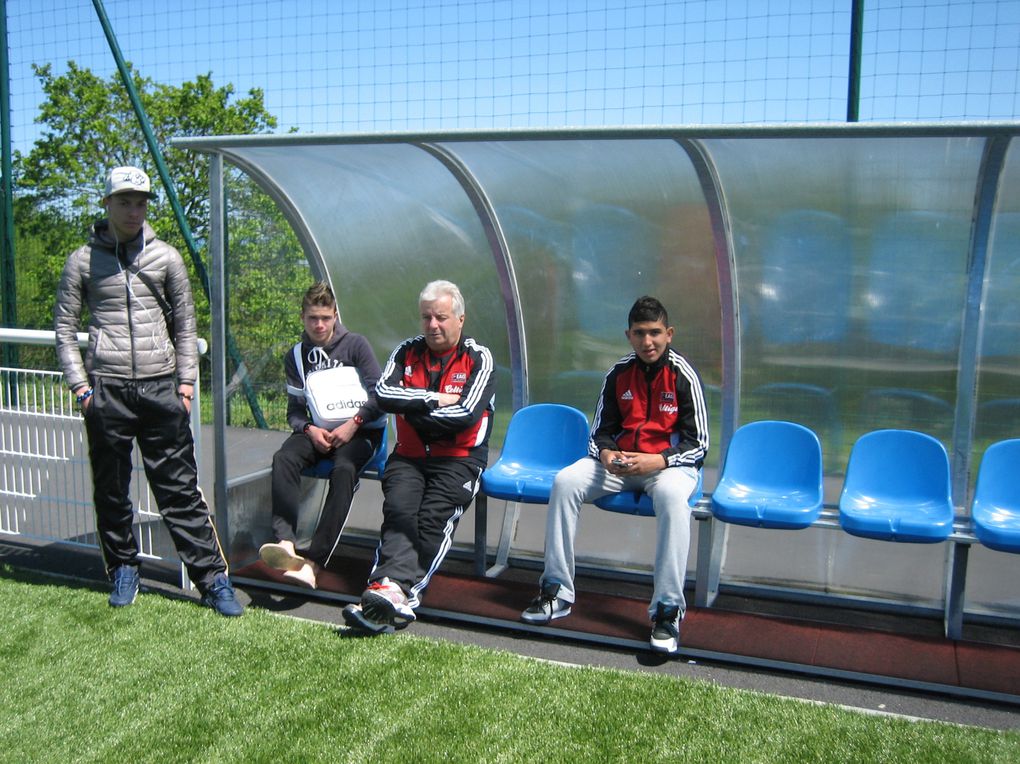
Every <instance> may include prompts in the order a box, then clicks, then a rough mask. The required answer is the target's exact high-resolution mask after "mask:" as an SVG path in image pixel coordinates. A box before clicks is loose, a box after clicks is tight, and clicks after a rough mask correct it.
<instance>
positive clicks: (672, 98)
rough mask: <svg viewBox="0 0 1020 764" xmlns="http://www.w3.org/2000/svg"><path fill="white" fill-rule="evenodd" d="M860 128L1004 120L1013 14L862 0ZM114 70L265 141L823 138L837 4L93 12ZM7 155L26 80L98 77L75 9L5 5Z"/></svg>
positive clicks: (28, 117)
mask: <svg viewBox="0 0 1020 764" xmlns="http://www.w3.org/2000/svg"><path fill="white" fill-rule="evenodd" d="M865 6H866V15H865V24H864V35H865V51H864V63H863V69H862V75H863V76H862V100H861V107H860V115H861V119H862V120H873V119H880V120H904V119H906V120H914V119H1016V118H1017V117H1018V116H1020V95H1018V94H1020V81H1018V71H1020V0H973V1H972V0H866V3H865ZM105 8H106V12H107V14H108V16H109V18H110V20H111V23H112V24H113V27H114V29H115V31H116V33H117V36H118V39H119V42H120V46H121V48H122V49H123V51H124V53H125V56H126V57H127V58H128V59H129V60H130V61H132V62H133V63H134V65H135V66H136V68H137V69H139V70H140V71H141V72H142V73H143V74H145V75H147V76H149V77H151V78H152V79H154V80H157V81H160V82H169V83H179V82H182V81H184V80H187V79H192V78H194V77H195V76H196V75H197V74H200V73H205V72H212V74H213V77H214V81H215V82H216V83H217V84H225V83H227V82H230V83H233V84H234V86H235V87H236V89H237V90H238V92H243V91H245V90H247V89H248V88H251V87H261V88H262V89H263V90H264V91H265V94H266V104H267V107H268V108H269V110H270V111H271V112H272V113H273V114H275V115H276V116H277V117H278V119H279V123H280V128H281V129H288V128H290V127H297V128H298V129H299V130H300V131H302V132H361V131H392V130H438V129H454V128H502V127H521V126H562V125H587V126H590V125H643V124H684V123H723V122H725V123H737V122H801V121H838V120H841V119H843V118H844V117H845V114H846V91H847V79H846V77H847V69H848V48H849V28H850V0H686V1H685V2H671V1H666V0H659V1H654V0H643V1H638V0H481V1H479V2H469V1H465V0H460V1H457V0H343V2H336V1H335V0H334V1H333V2H329V1H328V0H303V1H297V0H295V1H286V2H285V1H283V0H161V2H159V3H148V2H140V1H139V0H106V2H105ZM7 10H8V29H9V35H10V38H9V47H10V56H11V78H12V82H11V90H12V121H13V137H14V141H15V147H16V148H24V147H25V146H26V144H28V143H30V142H31V140H32V139H33V137H34V136H35V134H36V130H37V128H35V127H34V126H33V125H32V120H33V119H34V116H35V112H36V108H37V105H38V102H39V98H40V94H39V90H38V87H37V85H36V82H35V79H34V78H33V77H32V75H31V70H30V65H31V64H32V63H52V64H53V65H54V67H55V68H56V69H57V70H58V71H60V70H62V69H63V68H64V67H65V66H66V61H67V60H68V59H73V60H75V61H76V62H78V63H79V65H82V66H88V67H90V68H92V69H93V70H94V71H96V72H97V73H101V74H103V75H109V74H111V73H113V72H114V64H113V61H112V58H111V56H110V54H109V49H108V47H107V43H106V40H105V38H104V36H103V33H102V30H101V28H100V26H99V23H98V21H97V20H96V14H95V10H94V8H93V4H92V2H91V1H90V0H7Z"/></svg>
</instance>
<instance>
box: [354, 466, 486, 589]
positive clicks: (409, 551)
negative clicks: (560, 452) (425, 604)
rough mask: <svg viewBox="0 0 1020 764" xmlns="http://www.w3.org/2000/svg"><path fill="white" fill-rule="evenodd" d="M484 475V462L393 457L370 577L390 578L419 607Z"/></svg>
mask: <svg viewBox="0 0 1020 764" xmlns="http://www.w3.org/2000/svg"><path fill="white" fill-rule="evenodd" d="M481 474H482V467H481V466H480V465H478V464H476V463H475V462H473V461H469V460H465V459H456V458H434V459H408V458H406V457H403V456H398V455H397V454H393V455H391V456H390V458H389V461H388V462H387V463H386V470H385V472H384V473H383V479H382V487H383V524H382V531H381V532H380V539H379V547H378V549H377V550H376V559H375V566H374V567H373V569H372V572H371V574H370V575H369V581H370V582H371V581H378V580H379V579H381V578H389V579H390V580H391V581H394V582H396V583H398V584H400V586H401V588H402V589H403V590H404V591H405V593H406V594H407V596H408V600H409V602H408V604H409V605H410V606H411V607H412V608H414V607H417V606H418V605H419V604H420V602H421V596H422V593H423V592H424V591H425V587H427V586H428V584H429V580H430V579H431V578H432V574H433V573H435V571H436V570H437V569H438V568H439V566H440V564H441V563H442V561H443V558H444V557H446V553H447V552H448V551H449V549H450V545H451V544H452V543H453V532H454V531H455V530H456V529H457V522H458V521H459V520H460V516H461V515H462V514H464V510H465V509H467V507H468V505H469V504H470V503H471V500H472V499H473V498H474V496H475V494H476V493H477V492H478V485H479V478H480V477H481Z"/></svg>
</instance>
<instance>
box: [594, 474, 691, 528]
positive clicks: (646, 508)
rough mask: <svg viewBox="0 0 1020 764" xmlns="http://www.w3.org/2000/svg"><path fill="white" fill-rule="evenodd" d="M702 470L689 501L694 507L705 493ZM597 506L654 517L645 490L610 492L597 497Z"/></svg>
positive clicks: (650, 500)
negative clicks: (702, 484) (702, 485)
mask: <svg viewBox="0 0 1020 764" xmlns="http://www.w3.org/2000/svg"><path fill="white" fill-rule="evenodd" d="M701 483H702V479H701V470H698V484H697V486H695V488H694V491H693V492H692V493H691V497H690V498H689V499H688V500H687V503H688V504H689V505H690V506H692V507H694V506H696V505H697V503H698V502H699V501H701V497H702V496H703V495H704V492H703V491H702V487H701ZM594 504H595V506H596V507H598V508H599V509H605V510H608V511H609V512H621V513H623V514H625V515H640V516H641V517H654V516H655V511H654V510H653V509H652V498H651V497H650V496H649V495H648V494H647V493H645V492H644V491H620V493H609V494H606V495H605V496H600V497H599V498H597V499H595V502H594Z"/></svg>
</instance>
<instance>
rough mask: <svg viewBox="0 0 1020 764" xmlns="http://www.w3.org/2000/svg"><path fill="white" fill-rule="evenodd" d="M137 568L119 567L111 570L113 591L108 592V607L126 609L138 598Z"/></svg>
mask: <svg viewBox="0 0 1020 764" xmlns="http://www.w3.org/2000/svg"><path fill="white" fill-rule="evenodd" d="M138 580H139V577H138V568H137V567H135V566H134V565H119V566H117V567H116V568H114V569H113V591H112V592H110V607H127V606H128V605H130V604H131V603H133V602H134V601H135V597H137V596H138Z"/></svg>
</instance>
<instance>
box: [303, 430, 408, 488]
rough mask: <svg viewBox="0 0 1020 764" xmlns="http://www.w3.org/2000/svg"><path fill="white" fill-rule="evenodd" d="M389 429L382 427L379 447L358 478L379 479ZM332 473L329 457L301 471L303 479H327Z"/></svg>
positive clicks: (383, 465) (384, 463)
mask: <svg viewBox="0 0 1020 764" xmlns="http://www.w3.org/2000/svg"><path fill="white" fill-rule="evenodd" d="M388 430H389V427H383V431H382V440H380V441H379V447H378V448H377V449H376V450H375V453H374V454H372V458H371V459H369V460H368V462H366V463H365V466H364V467H362V468H361V472H359V473H358V476H359V477H373V478H377V479H378V478H381V477H382V471H383V467H385V466H386V457H387V453H386V449H387V442H388V440H389V436H388V434H387V432H388ZM332 471H333V460H332V459H331V458H329V457H323V458H322V459H319V461H317V462H316V463H315V464H313V465H312V466H310V467H305V468H304V469H303V470H301V474H302V475H304V476H305V477H310V478H322V479H323V480H328V479H329V473H330V472H332Z"/></svg>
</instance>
